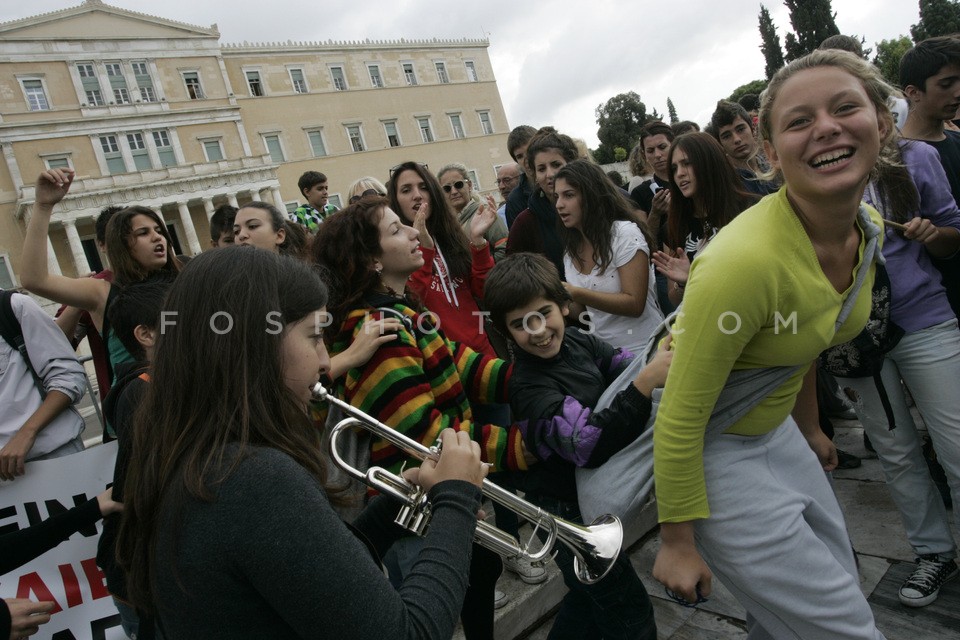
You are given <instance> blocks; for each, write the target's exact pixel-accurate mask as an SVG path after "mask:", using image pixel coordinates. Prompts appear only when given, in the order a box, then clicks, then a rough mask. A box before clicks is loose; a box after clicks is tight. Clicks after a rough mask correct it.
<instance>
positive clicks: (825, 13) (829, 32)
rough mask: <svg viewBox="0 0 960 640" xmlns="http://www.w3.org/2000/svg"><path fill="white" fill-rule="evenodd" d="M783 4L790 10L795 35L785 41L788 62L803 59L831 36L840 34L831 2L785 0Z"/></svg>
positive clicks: (788, 35)
mask: <svg viewBox="0 0 960 640" xmlns="http://www.w3.org/2000/svg"><path fill="white" fill-rule="evenodd" d="M783 4H785V5H786V7H787V9H789V10H790V24H791V25H792V26H793V33H788V34H787V35H786V38H785V39H784V44H785V47H786V50H787V55H786V61H787V62H790V61H791V60H796V59H797V58H802V57H803V56H805V55H807V54H808V53H810V52H811V51H813V50H814V49H816V48H817V47H818V46H819V45H820V43H821V42H823V41H824V40H825V39H827V38H828V37H829V36H833V35H837V34H839V33H840V29H838V28H837V23H836V21H835V18H836V17H837V14H836V13H834V11H833V9H832V7H831V5H830V0H784V2H783Z"/></svg>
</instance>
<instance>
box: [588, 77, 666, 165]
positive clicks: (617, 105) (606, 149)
mask: <svg viewBox="0 0 960 640" xmlns="http://www.w3.org/2000/svg"><path fill="white" fill-rule="evenodd" d="M655 114H656V109H654V115H655ZM596 116H597V125H599V128H598V129H597V138H599V139H600V146H599V147H597V149H596V150H595V151H594V152H593V154H594V158H595V159H596V161H597V162H598V163H600V164H607V163H610V162H614V160H615V156H614V149H616V148H617V147H623V148H624V149H632V148H633V145H635V144H636V143H637V140H638V139H639V138H640V129H641V127H643V125H645V124H646V123H647V122H649V121H651V120H654V119H655V118H654V117H653V116H652V115H648V114H647V106H646V105H645V104H643V101H641V100H640V96H639V95H637V93H636V92H634V91H629V92H627V93H621V94H619V95H616V96H613V97H612V98H610V99H609V100H607V101H606V102H605V103H604V104H601V105H598V106H597V109H596Z"/></svg>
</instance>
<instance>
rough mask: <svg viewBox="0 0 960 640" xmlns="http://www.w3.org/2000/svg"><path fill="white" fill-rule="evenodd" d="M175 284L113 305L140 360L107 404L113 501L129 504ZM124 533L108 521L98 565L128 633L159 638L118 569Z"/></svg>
mask: <svg viewBox="0 0 960 640" xmlns="http://www.w3.org/2000/svg"><path fill="white" fill-rule="evenodd" d="M171 284H172V280H171V279H170V276H167V275H162V276H160V275H158V276H154V277H151V278H148V279H146V280H144V281H142V282H138V283H135V284H131V285H128V286H126V287H124V288H123V289H121V290H120V293H119V294H118V295H117V297H116V299H115V300H114V302H113V304H111V305H110V311H109V316H110V325H111V326H112V327H113V330H114V331H115V332H116V334H117V338H118V339H119V340H120V342H121V343H123V346H124V347H125V348H126V349H127V351H129V352H130V354H131V355H132V356H133V357H134V358H136V361H135V362H127V363H124V364H121V365H117V368H116V380H115V381H114V383H113V386H112V387H111V388H110V393H108V394H107V397H106V398H105V399H104V401H103V413H104V417H105V418H106V419H107V422H109V423H110V424H111V425H113V426H114V429H115V430H116V433H117V442H118V445H119V448H118V449H117V462H116V464H115V466H114V468H113V487H114V493H113V495H114V499H115V500H117V501H118V502H123V483H124V482H125V480H126V476H127V463H128V462H129V460H130V451H131V446H132V440H133V432H132V431H133V417H134V414H135V413H136V410H137V407H139V406H140V403H141V401H142V399H143V396H144V394H145V393H146V391H147V385H148V384H149V382H150V376H149V373H148V371H149V368H150V361H151V360H152V359H153V348H154V345H155V344H156V339H157V335H158V326H159V324H160V310H161V308H162V306H163V299H164V297H165V296H166V293H167V289H169V288H170V285H171ZM168 322H169V321H168ZM119 529H120V518H119V516H110V517H107V518H105V519H104V521H103V533H102V534H101V536H100V542H99V544H98V546H97V564H98V565H99V566H100V568H101V569H102V570H103V573H104V576H106V579H107V590H108V591H109V592H110V595H112V596H113V601H114V604H116V606H117V610H118V611H119V612H120V620H121V624H122V626H123V631H124V633H126V634H127V636H128V637H130V638H139V639H141V640H146V639H147V638H152V637H153V634H152V624H149V623H144V624H140V623H141V618H140V617H139V616H138V615H137V612H136V611H135V610H134V609H133V607H131V606H130V605H128V604H127V603H126V601H125V600H126V593H127V590H126V578H125V574H124V572H123V570H122V569H121V568H120V567H118V566H117V562H116V551H115V549H116V544H117V532H118V531H119Z"/></svg>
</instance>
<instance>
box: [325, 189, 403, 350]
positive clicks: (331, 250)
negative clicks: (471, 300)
mask: <svg viewBox="0 0 960 640" xmlns="http://www.w3.org/2000/svg"><path fill="white" fill-rule="evenodd" d="M388 205H389V203H388V202H387V199H386V198H380V197H377V196H366V197H364V198H361V199H360V200H359V201H357V202H355V203H354V204H352V205H350V206H349V207H347V208H346V209H343V210H341V211H338V212H337V213H335V214H333V215H332V216H330V217H329V218H327V219H326V220H325V221H324V223H323V224H322V225H320V229H319V230H318V231H317V238H316V240H315V241H314V243H313V260H314V262H316V264H317V265H318V266H319V268H320V270H321V273H322V276H323V279H324V280H325V281H326V283H327V285H328V286H329V287H330V303H329V305H328V307H327V310H328V311H329V312H330V315H331V319H332V322H331V327H332V328H333V331H330V332H329V333H328V334H327V344H333V343H334V342H337V341H338V340H339V339H340V337H341V336H339V335H338V332H339V331H340V329H341V327H342V326H343V321H344V320H346V318H347V316H348V315H350V312H351V311H353V310H354V309H358V308H360V307H361V306H363V302H362V301H363V298H364V297H365V296H366V295H367V294H369V293H372V292H374V291H376V290H377V289H378V288H379V287H380V284H381V282H380V275H379V274H378V273H377V272H376V270H374V268H373V262H374V260H376V259H377V258H379V257H380V256H381V255H382V253H383V252H382V250H381V249H380V219H381V218H382V217H383V211H384V210H385V209H386V207H387V206H388ZM398 215H399V214H398ZM401 217H402V216H401ZM398 293H400V294H404V293H406V297H407V301H408V302H409V303H410V304H411V306H414V307H417V306H419V305H418V303H417V302H416V299H415V298H414V297H413V296H412V294H410V293H409V292H403V291H400V292H398Z"/></svg>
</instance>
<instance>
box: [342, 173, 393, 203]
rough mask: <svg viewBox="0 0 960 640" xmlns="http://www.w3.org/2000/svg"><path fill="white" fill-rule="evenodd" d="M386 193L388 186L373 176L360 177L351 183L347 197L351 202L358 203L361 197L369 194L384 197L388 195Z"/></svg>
mask: <svg viewBox="0 0 960 640" xmlns="http://www.w3.org/2000/svg"><path fill="white" fill-rule="evenodd" d="M386 195H387V188H386V187H385V186H383V183H382V182H380V181H379V180H377V179H376V178H374V177H373V176H364V177H362V178H358V179H357V180H355V181H354V182H353V184H351V185H350V188H349V189H347V198H349V202H350V204H356V203H358V202H360V198H365V197H367V196H379V197H381V198H383V197H386Z"/></svg>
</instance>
